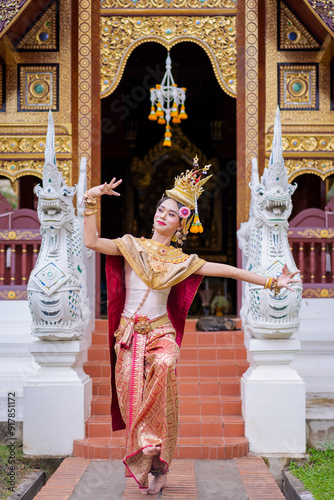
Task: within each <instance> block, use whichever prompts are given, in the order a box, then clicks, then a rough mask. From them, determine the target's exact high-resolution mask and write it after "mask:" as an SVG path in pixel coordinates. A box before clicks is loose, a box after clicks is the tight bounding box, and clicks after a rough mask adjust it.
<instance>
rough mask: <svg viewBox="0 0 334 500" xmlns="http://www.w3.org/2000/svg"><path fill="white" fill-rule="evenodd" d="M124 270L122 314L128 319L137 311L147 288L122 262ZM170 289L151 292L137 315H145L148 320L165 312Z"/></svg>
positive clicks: (125, 263)
mask: <svg viewBox="0 0 334 500" xmlns="http://www.w3.org/2000/svg"><path fill="white" fill-rule="evenodd" d="M124 270H125V286H126V295H125V305H124V310H123V314H124V316H126V317H127V318H130V317H131V316H132V315H133V314H134V313H135V312H136V310H137V308H138V306H139V304H140V302H141V301H142V299H143V297H144V295H145V292H146V290H147V286H146V285H145V283H144V282H143V281H142V280H141V279H140V278H139V277H138V276H137V275H136V273H135V272H134V270H133V269H132V268H131V267H130V265H129V264H128V263H127V261H125V262H124ZM170 290H171V287H169V288H164V289H163V290H151V291H150V293H149V294H148V297H147V299H146V301H145V303H144V305H143V306H142V307H141V308H140V309H139V311H138V314H146V315H147V316H148V318H149V319H153V318H157V317H158V316H162V315H163V314H166V312H167V299H168V295H169V292H170Z"/></svg>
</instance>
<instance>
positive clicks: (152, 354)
mask: <svg viewBox="0 0 334 500" xmlns="http://www.w3.org/2000/svg"><path fill="white" fill-rule="evenodd" d="M165 319H166V320H167V321H166V322H164V321H165ZM155 324H159V321H158V322H156V321H154V322H153V325H152V327H153V329H152V330H149V331H148V333H143V330H144V329H143V328H137V327H136V325H135V324H134V321H133V320H130V321H129V319H127V318H122V320H121V324H120V326H119V328H118V330H117V331H116V332H115V337H116V345H115V350H116V354H117V362H116V367H115V379H116V388H117V396H118V402H119V406H120V409H121V413H122V417H123V420H124V422H126V453H125V458H124V464H125V466H126V476H127V477H130V476H132V477H133V478H134V479H135V480H136V481H137V483H138V484H139V487H140V488H147V487H148V474H149V472H150V469H151V467H152V459H153V457H152V456H146V455H144V454H143V452H142V450H143V449H144V448H146V447H148V446H161V454H160V460H161V462H162V464H164V473H166V472H167V469H168V467H169V465H170V463H171V461H172V458H173V454H174V450H175V446H176V440H177V428H178V394H177V381H176V364H177V361H178V359H179V346H178V345H177V343H176V342H175V330H174V328H173V326H172V324H171V322H170V321H169V320H168V317H164V318H163V324H162V325H160V326H157V327H155ZM136 330H138V331H136Z"/></svg>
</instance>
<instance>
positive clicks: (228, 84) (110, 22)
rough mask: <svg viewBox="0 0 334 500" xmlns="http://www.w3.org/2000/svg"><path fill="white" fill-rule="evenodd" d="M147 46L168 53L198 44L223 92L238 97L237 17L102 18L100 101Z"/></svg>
mask: <svg viewBox="0 0 334 500" xmlns="http://www.w3.org/2000/svg"><path fill="white" fill-rule="evenodd" d="M146 42H156V43H160V44H161V45H163V46H164V47H166V49H167V50H170V49H171V47H173V46H174V45H176V44H178V43H182V42H193V43H196V44H197V45H199V46H200V47H202V49H203V50H204V51H205V52H206V54H207V55H208V57H209V59H210V61H211V64H212V67H213V70H214V73H215V76H216V78H217V80H218V83H219V84H220V86H221V87H222V89H223V90H224V91H225V92H226V93H227V94H228V95H230V96H232V97H236V95H237V94H236V86H237V77H236V16H177V17H171V16H140V17H139V16H137V17H135V16H117V17H116V16H115V17H103V16H102V17H101V97H107V96H108V95H110V94H111V93H112V92H113V91H114V90H115V88H116V87H117V85H118V84H119V82H120V80H121V77H122V75H123V72H124V69H125V66H126V63H127V60H128V58H129V57H130V55H131V53H132V51H133V50H134V49H135V48H136V47H138V46H139V45H141V44H142V43H146Z"/></svg>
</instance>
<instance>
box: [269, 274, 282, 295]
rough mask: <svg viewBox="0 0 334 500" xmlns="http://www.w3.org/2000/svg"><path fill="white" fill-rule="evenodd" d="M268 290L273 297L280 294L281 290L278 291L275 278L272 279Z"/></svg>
mask: <svg viewBox="0 0 334 500" xmlns="http://www.w3.org/2000/svg"><path fill="white" fill-rule="evenodd" d="M270 290H271V291H272V292H274V294H275V297H277V295H278V294H279V293H280V291H281V290H280V287H279V286H278V279H277V278H274V279H273V282H272V284H271V287H270Z"/></svg>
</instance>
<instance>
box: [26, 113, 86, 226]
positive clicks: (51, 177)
mask: <svg viewBox="0 0 334 500" xmlns="http://www.w3.org/2000/svg"><path fill="white" fill-rule="evenodd" d="M76 189H77V188H76V186H74V187H68V186H67V185H66V184H65V181H64V178H63V176H62V174H61V172H59V170H58V168H57V164H56V154H55V132H54V123H53V117H52V113H51V111H49V117H48V132H47V136H46V145H45V162H44V167H43V186H41V185H38V186H36V188H35V192H36V195H37V196H38V207H37V213H38V218H39V220H40V223H41V232H43V231H44V230H45V229H55V230H56V229H60V227H62V226H64V225H65V227H66V229H68V230H70V231H72V230H73V228H72V220H73V216H74V207H73V202H72V200H73V196H74V195H75V193H76Z"/></svg>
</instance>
